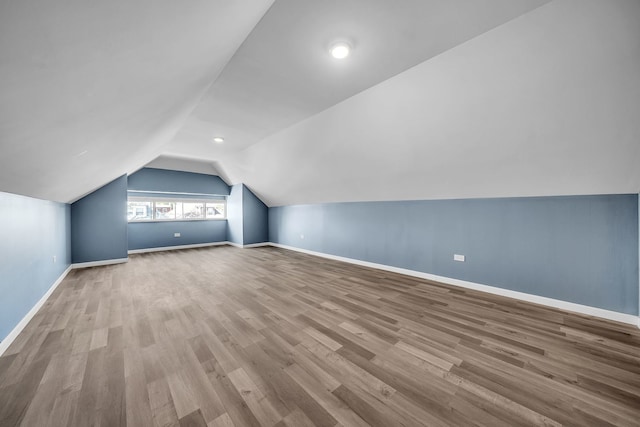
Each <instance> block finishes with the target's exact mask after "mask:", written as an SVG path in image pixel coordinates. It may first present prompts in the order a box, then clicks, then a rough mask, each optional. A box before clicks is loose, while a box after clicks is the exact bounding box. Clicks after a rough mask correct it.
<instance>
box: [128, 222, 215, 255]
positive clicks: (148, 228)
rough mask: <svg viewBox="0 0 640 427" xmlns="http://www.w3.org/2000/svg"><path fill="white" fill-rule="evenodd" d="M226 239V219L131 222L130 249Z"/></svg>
mask: <svg viewBox="0 0 640 427" xmlns="http://www.w3.org/2000/svg"><path fill="white" fill-rule="evenodd" d="M174 233H180V237H174ZM225 240H227V224H226V221H224V220H215V221H164V222H132V223H129V249H145V248H158V247H163V246H179V245H193V244H197V243H211V242H224V241H225Z"/></svg>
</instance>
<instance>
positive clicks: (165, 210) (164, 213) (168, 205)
mask: <svg viewBox="0 0 640 427" xmlns="http://www.w3.org/2000/svg"><path fill="white" fill-rule="evenodd" d="M175 218H176V204H175V203H174V202H156V207H155V219H175Z"/></svg>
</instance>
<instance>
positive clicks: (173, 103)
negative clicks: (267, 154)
mask: <svg viewBox="0 0 640 427" xmlns="http://www.w3.org/2000/svg"><path fill="white" fill-rule="evenodd" d="M271 3H272V0H218V1H215V2H211V1H206V0H190V1H186V2H180V1H173V0H171V1H170V0H153V1H151V0H140V1H134V2H131V1H123V0H110V1H104V2H87V1H80V0H75V1H68V0H67V1H55V2H53V1H52V2H47V1H33V0H20V1H3V2H0V153H1V156H0V191H7V192H12V193H18V194H24V195H28V196H32V197H38V198H44V199H50V200H56V201H63V202H68V201H72V200H75V199H77V198H79V197H80V196H82V195H84V194H86V193H87V192H89V191H91V190H93V189H95V188H97V187H99V186H101V185H103V184H105V183H107V182H109V181H111V180H112V179H114V178H116V177H117V176H120V175H122V174H123V173H127V172H132V171H134V170H136V169H137V168H139V167H140V166H142V165H144V164H145V163H146V162H148V161H149V160H151V159H153V158H154V157H156V156H157V155H158V154H160V153H161V147H162V146H163V145H164V144H165V143H167V142H168V141H170V140H171V139H172V138H173V136H174V135H175V134H176V132H177V130H178V129H179V128H180V127H181V126H182V124H183V122H184V120H185V118H186V117H187V116H188V115H189V114H190V113H191V111H192V110H193V109H194V107H195V106H196V105H197V103H198V101H199V100H200V98H201V97H202V95H203V94H204V93H205V92H206V90H207V89H208V88H209V86H210V85H211V83H213V81H215V79H216V78H217V77H218V75H219V74H220V72H221V71H222V69H223V68H224V66H225V65H226V64H227V62H228V61H229V59H230V58H231V57H232V56H233V54H234V53H235V51H236V50H237V48H238V47H239V46H240V45H241V43H242V42H243V41H244V40H245V38H246V37H247V35H248V34H249V33H250V32H251V30H252V29H253V27H254V26H255V24H256V23H257V22H258V21H259V20H260V18H261V17H262V16H263V15H264V13H265V12H266V10H267V9H268V8H269V6H270V5H271Z"/></svg>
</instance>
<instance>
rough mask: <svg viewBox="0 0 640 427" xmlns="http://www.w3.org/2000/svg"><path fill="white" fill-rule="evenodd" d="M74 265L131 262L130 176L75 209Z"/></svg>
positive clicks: (73, 229)
mask: <svg viewBox="0 0 640 427" xmlns="http://www.w3.org/2000/svg"><path fill="white" fill-rule="evenodd" d="M71 248H72V251H71V252H72V256H71V258H72V261H73V262H74V263H80V262H90V261H103V260H110V259H120V258H127V176H126V175H123V176H121V177H120V178H117V179H115V180H113V181H111V182H110V183H109V184H107V185H105V186H103V187H101V188H99V189H98V190H96V191H94V192H93V193H91V194H89V195H87V196H85V197H83V198H82V199H80V200H78V201H76V202H74V203H73V204H72V205H71Z"/></svg>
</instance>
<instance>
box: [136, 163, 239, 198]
mask: <svg viewBox="0 0 640 427" xmlns="http://www.w3.org/2000/svg"><path fill="white" fill-rule="evenodd" d="M129 190H134V191H160V192H165V193H192V194H215V195H222V196H228V195H229V186H228V185H227V184H226V183H225V182H224V181H223V180H222V179H220V177H218V176H215V175H205V174H201V173H192V172H182V171H172V170H165V169H152V168H142V169H140V170H139V171H138V172H136V173H134V174H132V175H130V176H129Z"/></svg>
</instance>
